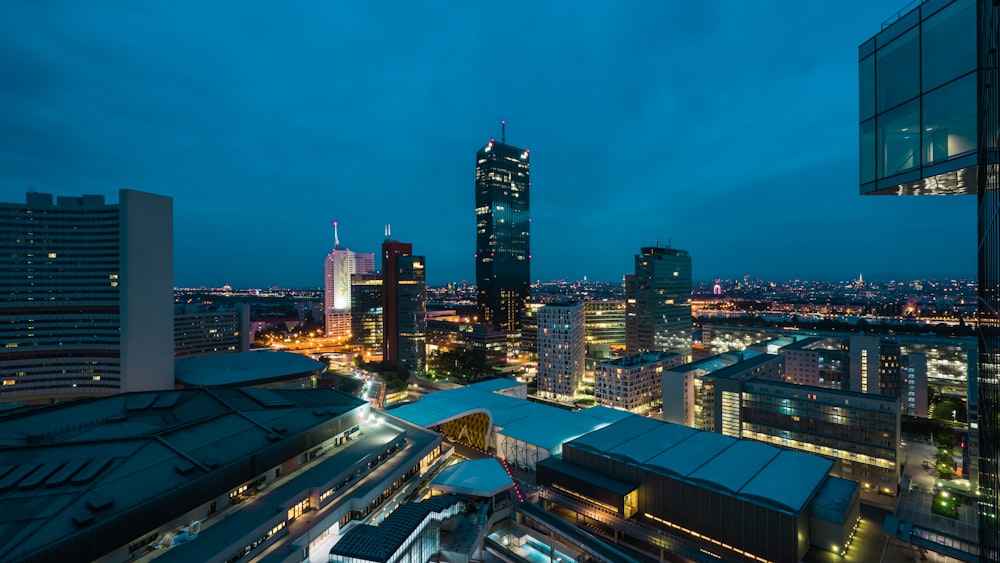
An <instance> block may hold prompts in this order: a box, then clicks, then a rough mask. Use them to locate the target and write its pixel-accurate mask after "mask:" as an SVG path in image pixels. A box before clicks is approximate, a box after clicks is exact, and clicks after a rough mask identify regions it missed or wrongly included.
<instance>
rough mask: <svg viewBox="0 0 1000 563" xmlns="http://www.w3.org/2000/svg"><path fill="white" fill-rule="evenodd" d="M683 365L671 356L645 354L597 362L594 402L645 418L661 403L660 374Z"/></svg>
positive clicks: (671, 354) (665, 354)
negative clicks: (641, 415) (642, 415)
mask: <svg viewBox="0 0 1000 563" xmlns="http://www.w3.org/2000/svg"><path fill="white" fill-rule="evenodd" d="M682 363H684V357H683V356H681V355H680V354H675V353H673V352H645V353H642V354H636V355H634V356H624V357H621V358H615V359H613V360H606V361H603V362H599V363H598V364H597V365H596V366H595V367H594V402H595V403H596V404H598V405H603V406H606V407H612V408H616V409H622V410H626V411H629V412H631V413H635V414H645V413H646V412H649V411H650V410H651V409H653V408H654V407H656V406H659V405H660V404H661V403H662V400H663V370H665V369H670V368H672V367H675V366H679V365H681V364H682Z"/></svg>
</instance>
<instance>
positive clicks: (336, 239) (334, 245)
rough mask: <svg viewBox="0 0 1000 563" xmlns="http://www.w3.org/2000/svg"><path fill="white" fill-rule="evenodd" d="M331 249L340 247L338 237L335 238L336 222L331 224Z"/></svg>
mask: <svg viewBox="0 0 1000 563" xmlns="http://www.w3.org/2000/svg"><path fill="white" fill-rule="evenodd" d="M333 247H334V248H338V247H340V237H339V236H337V222H336V221H334V222H333Z"/></svg>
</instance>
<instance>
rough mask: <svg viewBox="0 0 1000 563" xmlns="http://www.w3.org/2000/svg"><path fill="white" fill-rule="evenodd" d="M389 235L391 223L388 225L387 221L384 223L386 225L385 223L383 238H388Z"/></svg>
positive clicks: (390, 233)
mask: <svg viewBox="0 0 1000 563" xmlns="http://www.w3.org/2000/svg"><path fill="white" fill-rule="evenodd" d="M390 236H392V228H391V225H389V224H388V223H386V225H385V240H389V237H390Z"/></svg>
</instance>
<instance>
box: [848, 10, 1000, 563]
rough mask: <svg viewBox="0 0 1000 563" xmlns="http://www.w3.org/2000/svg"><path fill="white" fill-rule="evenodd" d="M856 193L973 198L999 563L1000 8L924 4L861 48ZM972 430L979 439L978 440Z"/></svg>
mask: <svg viewBox="0 0 1000 563" xmlns="http://www.w3.org/2000/svg"><path fill="white" fill-rule="evenodd" d="M858 55H859V71H860V81H859V83H860V99H859V106H860V108H859V109H860V122H861V127H860V146H861V152H860V172H861V178H860V183H861V193H862V194H976V198H977V204H978V205H977V210H978V212H977V215H978V225H979V230H978V262H979V264H978V266H979V272H978V273H979V292H978V293H979V307H978V315H979V358H978V365H977V380H976V381H974V382H973V381H970V385H975V386H976V387H977V388H978V401H979V417H978V420H974V419H970V422H969V432H970V440H972V441H975V442H978V445H979V460H978V463H979V494H980V496H979V543H980V549H981V551H980V561H984V562H987V561H992V562H995V561H998V560H1000V532H998V526H997V516H998V515H997V498H998V487H997V484H998V483H997V466H998V459H997V457H998V456H997V454H998V442H1000V409H998V406H1000V405H998V403H1000V381H998V377H1000V331H998V315H997V311H998V309H1000V225H998V219H1000V217H998V210H1000V200H998V197H997V195H998V192H1000V174H998V172H1000V171H998V166H1000V164H998V163H1000V151H998V148H1000V2H997V1H996V0H926V1H924V2H921V3H920V4H919V5H918V6H917V7H915V8H914V9H912V10H910V11H909V12H906V13H902V12H901V13H899V14H897V15H896V16H895V17H893V18H892V19H891V20H889V21H888V22H885V23H883V24H882V31H881V32H879V33H878V34H877V35H876V36H875V37H873V38H871V39H869V40H868V41H866V42H865V43H864V44H862V45H861V47H860V48H859V53H858ZM977 434H978V436H976V435H977Z"/></svg>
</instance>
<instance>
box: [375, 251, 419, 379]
mask: <svg viewBox="0 0 1000 563" xmlns="http://www.w3.org/2000/svg"><path fill="white" fill-rule="evenodd" d="M426 330H427V289H426V277H425V273H424V257H423V256H414V255H413V245H412V244H410V243H408V242H399V241H395V240H386V241H385V242H383V243H382V360H383V361H387V362H400V363H402V364H403V365H404V366H406V367H407V368H408V369H411V370H415V371H423V370H424V368H425V367H426V362H427V336H426Z"/></svg>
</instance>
